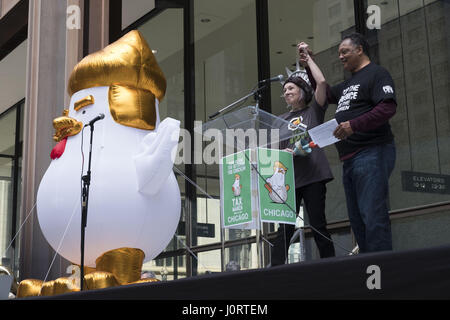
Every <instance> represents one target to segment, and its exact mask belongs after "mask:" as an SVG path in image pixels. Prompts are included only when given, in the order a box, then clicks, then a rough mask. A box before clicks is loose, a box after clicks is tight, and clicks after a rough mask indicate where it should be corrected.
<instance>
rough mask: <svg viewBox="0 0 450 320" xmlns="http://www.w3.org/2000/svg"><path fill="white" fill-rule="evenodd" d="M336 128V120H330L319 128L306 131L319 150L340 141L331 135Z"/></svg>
mask: <svg viewBox="0 0 450 320" xmlns="http://www.w3.org/2000/svg"><path fill="white" fill-rule="evenodd" d="M337 127H338V123H337V121H336V119H332V120H329V121H327V122H325V123H323V124H321V125H320V126H317V127H314V128H312V129H311V130H308V133H309V136H310V137H311V139H312V141H314V143H315V144H317V145H318V146H319V147H320V148H323V147H326V146H329V145H330V144H333V143H336V142H338V141H340V139H337V138H336V137H335V136H334V134H333V132H334V130H335V129H336V128H337Z"/></svg>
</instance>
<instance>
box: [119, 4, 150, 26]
mask: <svg viewBox="0 0 450 320" xmlns="http://www.w3.org/2000/svg"><path fill="white" fill-rule="evenodd" d="M154 8H155V0H133V4H132V5H129V4H128V3H127V5H125V1H122V30H123V29H125V28H126V27H128V26H129V25H130V24H132V23H134V22H135V21H136V20H138V19H140V18H141V17H143V16H144V15H145V14H147V13H148V12H149V11H151V10H153V9H154Z"/></svg>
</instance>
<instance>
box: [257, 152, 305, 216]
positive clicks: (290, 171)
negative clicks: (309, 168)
mask: <svg viewBox="0 0 450 320" xmlns="http://www.w3.org/2000/svg"><path fill="white" fill-rule="evenodd" d="M258 169H259V177H258V184H259V210H260V215H261V221H263V222H272V223H275V222H277V223H286V224H295V221H296V219H297V214H296V212H295V178H294V163H293V157H292V154H291V153H289V152H287V151H282V150H277V149H264V148H258Z"/></svg>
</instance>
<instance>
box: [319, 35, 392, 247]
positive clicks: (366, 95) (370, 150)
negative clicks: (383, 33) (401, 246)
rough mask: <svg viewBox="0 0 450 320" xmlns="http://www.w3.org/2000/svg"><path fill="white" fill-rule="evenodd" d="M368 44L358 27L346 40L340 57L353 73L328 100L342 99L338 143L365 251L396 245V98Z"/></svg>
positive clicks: (357, 233) (347, 191)
mask: <svg viewBox="0 0 450 320" xmlns="http://www.w3.org/2000/svg"><path fill="white" fill-rule="evenodd" d="M368 48H369V46H368V44H367V42H366V41H365V39H364V38H363V36H362V35H360V34H357V33H356V34H351V35H349V36H346V37H345V38H344V39H343V40H342V42H341V44H340V45H339V59H340V60H341V62H342V64H343V67H344V69H345V70H347V71H350V72H351V74H352V75H351V77H350V79H347V80H345V81H344V82H342V83H340V84H338V85H336V86H333V87H331V88H328V89H329V90H328V92H327V97H328V102H329V103H334V104H337V108H336V115H335V116H336V120H337V122H338V124H339V125H338V127H337V128H336V130H335V131H334V135H335V136H336V138H338V139H341V141H339V142H337V143H336V148H337V150H338V152H339V157H340V159H341V161H343V184H344V189H345V196H346V200H347V210H348V215H349V219H350V224H351V227H352V230H353V233H354V235H355V238H356V241H357V242H358V245H359V250H360V252H374V251H382V250H392V235H391V225H390V219H389V208H388V207H389V206H388V196H389V176H390V174H391V172H392V170H393V168H394V165H395V145H394V136H393V134H392V131H391V127H390V125H389V119H390V118H391V117H392V116H393V115H394V114H395V111H396V106H397V104H396V98H395V90H394V83H393V81H392V78H391V76H390V74H389V72H388V71H386V70H385V69H384V68H383V67H381V66H379V65H376V64H374V63H373V62H371V61H370V59H369V56H368Z"/></svg>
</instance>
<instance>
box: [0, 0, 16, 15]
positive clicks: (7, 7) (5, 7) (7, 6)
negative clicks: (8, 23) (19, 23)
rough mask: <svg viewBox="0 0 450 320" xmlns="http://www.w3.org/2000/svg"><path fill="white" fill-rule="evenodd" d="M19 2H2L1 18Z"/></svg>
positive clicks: (14, 0)
mask: <svg viewBox="0 0 450 320" xmlns="http://www.w3.org/2000/svg"><path fill="white" fill-rule="evenodd" d="M18 2H19V0H0V18H1V17H3V16H4V15H5V14H6V13H7V12H8V11H9V10H11V9H12V7H14V6H15V5H16V4H17V3H18Z"/></svg>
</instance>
